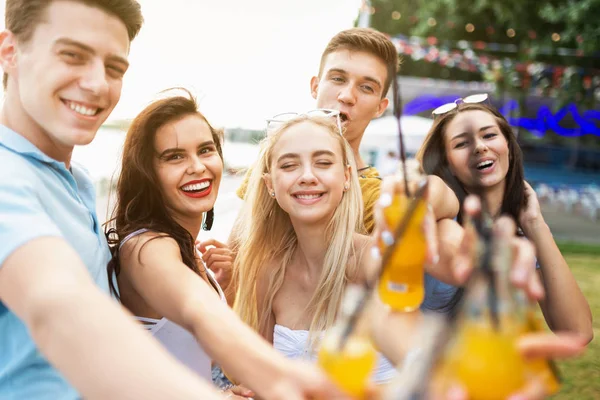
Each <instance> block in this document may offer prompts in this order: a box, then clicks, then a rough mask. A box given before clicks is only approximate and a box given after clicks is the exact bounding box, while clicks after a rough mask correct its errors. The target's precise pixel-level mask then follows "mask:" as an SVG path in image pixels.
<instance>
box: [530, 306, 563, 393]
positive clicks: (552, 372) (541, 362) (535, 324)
mask: <svg viewBox="0 0 600 400" xmlns="http://www.w3.org/2000/svg"><path fill="white" fill-rule="evenodd" d="M526 319H527V326H526V329H525V333H529V332H543V330H544V329H543V327H542V322H541V320H540V319H539V318H538V317H537V316H536V315H535V313H534V312H533V310H532V309H529V310H527V313H526ZM525 367H526V371H527V375H528V376H534V377H537V378H541V379H542V381H543V382H544V385H545V388H546V394H548V395H552V394H556V393H558V391H559V390H560V380H559V377H558V370H556V369H555V368H556V367H555V366H554V365H553V361H552V360H546V359H543V358H537V359H532V360H526V361H525Z"/></svg>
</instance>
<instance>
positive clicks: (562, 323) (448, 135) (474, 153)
mask: <svg viewBox="0 0 600 400" xmlns="http://www.w3.org/2000/svg"><path fill="white" fill-rule="evenodd" d="M486 99H487V95H485V94H483V95H475V96H469V97H468V98H465V99H464V100H463V101H462V102H458V101H457V102H455V103H450V104H446V105H444V106H441V107H439V108H438V109H436V110H434V116H435V121H434V124H433V127H432V128H431V130H430V132H429V134H428V135H427V137H426V139H425V142H424V144H423V146H422V147H421V149H420V150H419V152H418V154H417V159H418V160H419V161H420V163H421V166H422V168H423V170H424V171H425V173H427V174H430V175H437V176H439V177H440V178H442V179H443V180H444V182H446V184H447V185H448V186H449V187H450V188H451V189H452V190H453V192H454V193H455V194H456V197H457V198H458V200H459V202H460V204H463V202H464V199H465V198H466V196H467V195H468V194H479V195H480V196H481V197H482V201H483V202H484V204H485V205H486V207H487V210H488V211H489V213H490V214H491V216H492V217H493V218H494V219H495V218H497V217H499V216H500V215H503V214H505V215H509V216H510V217H512V218H513V219H514V220H515V221H516V223H517V225H518V228H519V232H521V233H522V235H524V236H525V237H526V238H527V239H528V240H529V241H530V242H531V243H532V244H533V245H534V247H535V249H536V254H537V262H538V268H537V274H539V277H540V279H541V281H542V282H543V285H544V289H545V298H544V299H543V300H540V306H541V309H542V312H543V314H544V317H545V319H546V322H547V323H548V326H549V327H550V328H551V329H552V330H553V331H571V332H575V333H578V334H580V335H581V336H582V337H584V338H585V339H586V340H587V341H590V340H591V339H592V337H593V331H592V315H591V311H590V307H589V305H588V303H587V301H586V299H585V297H584V296H583V294H582V292H581V290H580V289H579V286H578V285H577V282H576V281H575V278H574V277H573V275H572V273H571V271H570V270H569V266H568V265H567V263H566V261H565V259H564V258H563V256H562V254H561V253H560V250H559V249H558V247H557V245H556V243H555V241H554V239H553V237H552V233H551V232H550V229H549V228H548V225H547V224H546V222H545V221H544V218H543V216H542V213H541V210H540V205H539V202H538V199H537V196H536V194H535V191H534V190H533V189H532V188H531V186H530V185H529V184H528V183H527V182H526V181H525V180H524V172H523V157H522V153H521V149H520V147H519V145H518V143H517V140H516V138H515V136H514V133H513V131H512V129H511V127H510V125H509V124H508V122H507V121H506V119H505V118H504V117H503V116H502V115H501V114H500V113H499V112H498V111H497V110H495V109H494V108H492V107H490V106H488V105H486V104H484V103H483V102H484V101H485V100H486ZM458 221H459V222H461V215H460V214H459V215H458ZM459 233H460V232H459ZM445 236H447V237H452V235H451V234H450V233H449V232H446V234H445ZM456 236H457V239H456V240H457V241H458V240H459V239H458V238H459V237H460V236H461V235H460V234H458V235H456ZM521 271H523V270H521ZM512 278H513V280H516V281H523V282H524V281H526V280H527V278H528V277H526V276H513V277H512ZM458 297H460V293H459V294H457V295H456V296H455V298H454V299H453V301H452V303H456V300H457V299H458Z"/></svg>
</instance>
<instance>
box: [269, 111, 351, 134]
mask: <svg viewBox="0 0 600 400" xmlns="http://www.w3.org/2000/svg"><path fill="white" fill-rule="evenodd" d="M301 116H308V117H333V118H335V119H336V122H337V127H338V130H339V133H340V136H343V135H342V120H341V117H340V112H339V111H338V110H330V109H328V108H317V109H315V110H310V111H307V112H305V113H297V112H286V113H281V114H277V115H275V116H273V117H271V118H269V119H267V135H268V134H270V133H272V132H273V131H274V130H275V129H277V128H278V127H280V126H281V125H283V124H284V123H286V122H288V121H291V120H293V119H295V118H298V117H301Z"/></svg>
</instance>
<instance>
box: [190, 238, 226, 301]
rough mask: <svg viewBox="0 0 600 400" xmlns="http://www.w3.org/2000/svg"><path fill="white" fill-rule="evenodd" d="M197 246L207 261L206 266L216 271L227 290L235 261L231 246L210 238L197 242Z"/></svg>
mask: <svg viewBox="0 0 600 400" xmlns="http://www.w3.org/2000/svg"><path fill="white" fill-rule="evenodd" d="M196 248H197V249H198V251H199V252H200V253H202V259H203V260H204V262H205V263H206V267H207V268H209V269H210V270H211V271H213V272H214V273H215V277H216V279H217V282H219V285H220V286H221V288H223V290H225V288H226V287H227V286H228V285H229V282H230V281H231V272H232V269H233V261H234V258H233V254H232V252H231V250H229V246H227V245H226V244H224V243H221V242H219V241H218V240H216V239H208V240H205V241H202V242H196Z"/></svg>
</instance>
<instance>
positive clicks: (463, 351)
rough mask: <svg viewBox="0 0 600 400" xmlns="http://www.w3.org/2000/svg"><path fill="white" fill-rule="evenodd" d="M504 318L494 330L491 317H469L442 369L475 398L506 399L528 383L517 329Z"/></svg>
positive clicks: (487, 399)
mask: <svg viewBox="0 0 600 400" xmlns="http://www.w3.org/2000/svg"><path fill="white" fill-rule="evenodd" d="M507 322H508V321H506V320H503V321H502V322H501V323H500V324H501V327H502V328H501V329H500V330H499V331H496V330H494V328H493V327H492V326H491V325H490V323H489V321H474V320H466V321H464V322H463V324H462V325H461V327H460V328H459V332H458V336H457V338H456V342H455V343H454V346H453V347H452V349H450V351H449V353H448V355H447V359H446V360H445V363H444V366H443V367H442V368H441V371H442V372H443V373H449V374H451V375H452V377H453V378H454V379H455V380H457V381H458V382H460V383H461V384H462V385H464V387H465V388H466V389H467V391H468V393H469V399H472V400H505V399H506V398H507V397H508V396H510V395H511V394H514V393H515V392H517V391H518V390H519V389H522V388H523V386H524V385H525V362H524V360H523V358H522V357H521V355H520V354H519V353H518V351H517V348H516V342H515V339H516V338H517V335H518V333H517V332H516V330H515V329H511V328H510V327H508V329H507V326H506V325H507Z"/></svg>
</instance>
